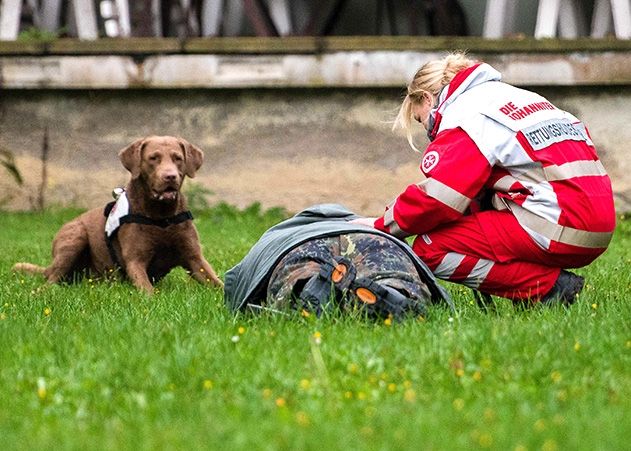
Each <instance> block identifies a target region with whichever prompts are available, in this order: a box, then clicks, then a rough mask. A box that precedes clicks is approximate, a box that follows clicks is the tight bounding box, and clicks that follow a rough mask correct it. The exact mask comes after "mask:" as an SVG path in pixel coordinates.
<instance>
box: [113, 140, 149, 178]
mask: <svg viewBox="0 0 631 451" xmlns="http://www.w3.org/2000/svg"><path fill="white" fill-rule="evenodd" d="M143 143H144V138H141V139H138V140H136V141H134V142H133V143H131V144H130V145H129V146H127V147H125V148H124V149H123V150H121V151H120V152H118V157H119V158H120V160H121V163H123V166H124V167H125V169H127V170H128V171H129V172H131V177H132V178H134V179H135V178H137V177H138V176H139V175H140V157H141V155H140V154H141V150H142V145H143Z"/></svg>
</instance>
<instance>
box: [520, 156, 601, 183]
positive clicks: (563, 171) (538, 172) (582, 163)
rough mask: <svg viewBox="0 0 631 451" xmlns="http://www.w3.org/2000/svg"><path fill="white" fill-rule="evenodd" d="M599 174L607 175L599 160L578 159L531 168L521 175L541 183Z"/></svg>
mask: <svg viewBox="0 0 631 451" xmlns="http://www.w3.org/2000/svg"><path fill="white" fill-rule="evenodd" d="M599 175H607V171H605V168H604V166H603V165H602V163H601V162H600V161H593V160H579V161H572V162H570V163H564V164H561V165H556V164H553V165H550V166H546V167H545V168H537V169H533V170H530V171H527V172H525V173H523V174H522V177H523V178H524V179H526V180H530V181H533V182H535V183H542V182H545V181H548V182H554V181H558V180H567V179H571V178H574V177H588V176H599Z"/></svg>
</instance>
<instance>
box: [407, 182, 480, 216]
mask: <svg viewBox="0 0 631 451" xmlns="http://www.w3.org/2000/svg"><path fill="white" fill-rule="evenodd" d="M417 186H418V187H419V188H420V189H421V190H423V191H424V192H425V193H427V195H428V196H430V197H433V198H434V199H436V200H437V201H439V202H442V203H443V204H445V205H447V206H448V207H451V208H453V209H454V210H456V211H459V212H460V213H464V212H465V210H466V209H467V207H469V204H470V203H471V199H469V198H468V197H467V196H465V195H464V194H461V193H459V192H458V191H456V190H455V189H453V188H451V187H450V186H447V185H445V184H444V183H442V182H439V181H438V180H436V179H432V178H429V179H427V180H423V181H422V182H421V183H418V184H417Z"/></svg>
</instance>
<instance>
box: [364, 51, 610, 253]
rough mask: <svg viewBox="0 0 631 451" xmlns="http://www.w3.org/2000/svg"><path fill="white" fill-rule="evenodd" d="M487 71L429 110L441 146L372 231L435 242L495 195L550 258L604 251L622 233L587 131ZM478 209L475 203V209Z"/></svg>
mask: <svg viewBox="0 0 631 451" xmlns="http://www.w3.org/2000/svg"><path fill="white" fill-rule="evenodd" d="M500 78H501V75H500V73H499V72H497V71H496V70H495V69H493V68H492V67H491V66H489V65H488V64H484V63H483V64H478V65H475V66H473V67H470V68H468V69H465V70H463V71H461V72H459V73H458V74H457V75H456V76H455V77H454V79H453V80H452V81H451V83H450V84H449V85H448V86H446V87H445V88H444V89H443V90H442V91H441V93H440V95H439V100H438V107H437V108H436V109H434V110H432V113H431V114H432V115H433V116H434V119H435V123H434V127H433V129H432V130H430V132H429V135H430V137H431V138H434V140H433V141H432V142H431V143H430V145H429V146H428V147H427V149H426V150H425V153H424V155H423V160H422V163H421V170H422V172H423V174H425V176H426V177H427V179H426V180H424V181H422V182H420V183H417V184H413V185H410V186H408V187H407V189H406V190H405V191H404V192H403V193H402V194H400V195H399V196H398V197H397V199H396V200H395V201H394V202H393V203H392V204H391V205H390V206H389V207H388V208H387V209H386V213H385V215H384V216H383V217H381V218H378V219H377V220H376V221H375V227H376V228H378V229H380V230H383V231H386V232H389V233H391V234H393V235H395V236H398V237H405V236H409V235H415V234H423V233H426V232H429V231H430V230H432V229H434V228H435V227H437V226H439V225H443V224H445V223H448V222H451V221H455V220H457V219H458V218H459V217H461V216H462V215H464V214H467V213H469V212H470V211H472V210H473V209H474V206H475V202H473V201H474V200H475V199H476V198H479V197H480V196H481V195H483V194H484V193H485V192H489V190H490V191H491V194H492V205H493V207H494V208H496V209H500V210H503V209H508V210H510V211H511V212H512V213H513V214H514V215H515V217H516V218H517V220H518V222H519V224H520V225H521V226H522V227H523V228H524V230H526V232H527V233H528V234H529V235H530V236H531V237H532V239H533V240H534V241H535V242H536V243H537V244H538V245H539V246H541V247H542V248H543V249H546V250H549V251H551V252H565V251H567V252H570V253H575V252H577V251H580V249H579V248H588V249H592V250H595V249H602V248H606V247H607V245H608V244H609V241H610V239H611V236H612V233H613V230H614V227H615V210H614V205H613V193H612V188H611V181H610V180H609V177H608V176H607V173H606V172H605V169H604V168H603V166H602V164H601V162H600V160H599V159H598V156H597V155H596V150H595V149H594V145H593V143H592V141H591V139H590V137H589V134H588V132H587V130H586V129H585V126H584V125H583V124H582V123H581V122H580V121H579V120H578V119H576V117H574V116H573V115H571V114H570V113H567V112H565V111H562V110H560V109H558V108H556V107H555V106H554V105H552V104H551V103H550V102H548V101H547V100H546V99H545V98H543V97H541V96H540V95H538V94H535V93H533V92H530V91H526V90H523V89H519V88H516V87H514V86H511V85H508V84H505V83H502V82H501V81H500ZM472 202H473V203H472Z"/></svg>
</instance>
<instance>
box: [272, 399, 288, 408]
mask: <svg viewBox="0 0 631 451" xmlns="http://www.w3.org/2000/svg"><path fill="white" fill-rule="evenodd" d="M275 403H276V407H285V406H286V405H287V401H285V398H276V401H275Z"/></svg>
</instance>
